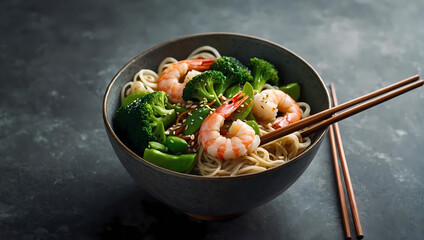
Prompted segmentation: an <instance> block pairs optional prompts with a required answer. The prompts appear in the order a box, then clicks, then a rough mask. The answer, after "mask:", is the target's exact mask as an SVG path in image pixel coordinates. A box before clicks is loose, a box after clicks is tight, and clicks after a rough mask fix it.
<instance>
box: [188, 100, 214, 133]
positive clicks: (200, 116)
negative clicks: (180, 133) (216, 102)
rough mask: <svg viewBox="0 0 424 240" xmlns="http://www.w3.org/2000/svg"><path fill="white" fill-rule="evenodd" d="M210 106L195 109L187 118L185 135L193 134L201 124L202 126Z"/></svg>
mask: <svg viewBox="0 0 424 240" xmlns="http://www.w3.org/2000/svg"><path fill="white" fill-rule="evenodd" d="M210 111H211V109H210V108H207V107H205V108H197V109H196V110H194V111H193V112H192V113H191V115H189V116H188V117H187V120H186V124H187V125H186V128H185V130H184V134H185V135H191V134H193V133H195V132H196V131H197V130H199V128H200V126H202V123H203V121H204V120H205V118H206V117H207V116H208V114H209V112H210Z"/></svg>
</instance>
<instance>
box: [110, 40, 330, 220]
mask: <svg viewBox="0 0 424 240" xmlns="http://www.w3.org/2000/svg"><path fill="white" fill-rule="evenodd" d="M204 45H209V46H212V47H214V48H216V49H217V50H218V51H219V52H220V54H221V55H222V56H233V57H235V58H237V59H239V60H240V61H241V62H242V63H243V64H245V65H246V64H247V63H248V62H249V59H250V58H251V57H258V58H262V59H266V60H267V61H269V62H271V63H273V64H274V65H275V67H276V68H277V70H278V71H279V77H280V78H281V79H282V80H283V81H284V82H285V83H291V82H297V83H299V84H300V86H301V98H300V99H299V101H302V102H307V103H308V104H309V105H310V106H311V114H314V113H317V112H320V111H323V110H325V109H328V108H329V107H330V99H329V95H328V92H327V89H326V87H325V84H324V82H323V81H322V80H321V78H320V76H319V75H318V73H317V72H316V71H315V70H314V69H313V68H312V67H311V66H310V65H309V64H308V63H307V62H306V61H305V60H303V59H302V58H300V57H299V56H297V55H296V54H295V53H293V52H291V51H290V50H288V49H286V48H284V47H282V46H280V45H278V44H275V43H273V42H270V41H267V40H264V39H261V38H257V37H252V36H247V35H241V34H234V33H205V34H196V35H189V36H185V37H181V38H177V39H174V40H171V41H168V42H165V43H162V44H160V45H158V46H156V47H153V48H151V49H149V50H147V51H145V52H143V53H141V54H140V55H138V56H137V57H135V58H134V59H132V60H131V61H130V62H129V63H128V64H126V65H125V66H124V67H123V68H122V69H121V70H120V71H119V72H118V73H117V74H116V75H115V77H114V78H113V79H112V81H111V82H110V84H109V86H108V88H107V90H106V93H105V96H104V100H103V119H104V123H105V127H106V132H107V135H108V137H109V140H110V142H111V145H112V147H113V149H114V151H115V153H116V155H117V156H118V158H119V159H120V161H121V162H122V164H123V165H124V167H125V169H126V170H127V171H128V172H129V174H130V175H131V176H132V178H133V179H134V180H135V181H136V182H138V183H139V184H140V185H141V186H142V187H143V188H144V189H145V190H146V191H147V192H149V193H150V194H151V195H153V196H154V197H156V198H157V199H158V200H159V201H161V202H163V203H165V204H167V205H169V206H171V207H174V208H176V209H179V210H181V211H183V212H185V213H187V214H189V215H190V216H193V217H196V218H199V219H204V220H214V219H225V218H228V217H233V216H237V215H240V214H241V213H243V212H245V211H248V210H250V209H252V208H255V207H257V206H260V205H262V204H264V203H266V202H268V201H270V200H272V199H274V198H275V197H277V196H278V195H280V194H281V193H283V192H284V191H285V190H286V189H287V188H289V187H290V186H291V185H292V184H293V183H294V182H295V181H296V180H297V179H298V178H299V177H300V176H301V175H302V174H303V172H304V171H305V170H306V168H307V167H308V165H309V164H310V163H311V161H312V159H313V158H314V157H315V154H316V153H317V151H318V149H319V146H320V144H321V141H322V139H323V136H324V134H325V133H326V131H327V129H324V130H321V131H318V132H316V133H315V134H313V135H312V136H311V141H312V143H311V145H310V146H309V148H308V149H307V150H306V151H305V152H303V153H302V154H300V155H299V156H297V157H295V158H294V159H292V160H291V161H289V162H288V163H286V164H284V165H281V166H278V167H275V168H271V169H269V170H266V171H264V172H260V173H254V174H246V175H241V176H235V177H203V176H196V175H189V174H184V173H177V172H173V171H170V170H167V169H164V168H161V167H158V166H156V165H153V164H151V163H150V162H147V161H145V160H144V159H143V158H141V157H140V156H138V155H136V154H135V153H134V152H132V151H131V150H130V149H129V148H128V147H126V146H125V145H124V144H123V142H122V141H121V140H120V139H119V138H118V136H117V135H116V133H115V132H114V130H113V125H112V122H113V117H114V115H115V113H116V111H117V109H118V108H119V106H120V91H121V88H122V87H123V86H124V85H125V84H126V83H127V82H129V81H131V80H132V79H133V76H134V74H136V73H137V72H138V71H140V69H152V70H154V71H156V69H157V67H158V65H159V63H160V62H161V61H162V60H163V59H164V58H166V57H168V56H172V57H174V58H176V59H179V60H181V59H185V58H186V57H187V56H188V55H189V54H190V53H191V51H193V50H194V49H196V48H198V47H200V46H204Z"/></svg>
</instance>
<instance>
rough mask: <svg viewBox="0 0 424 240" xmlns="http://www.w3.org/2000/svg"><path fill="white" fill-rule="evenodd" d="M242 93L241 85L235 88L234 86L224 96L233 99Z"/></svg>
mask: <svg viewBox="0 0 424 240" xmlns="http://www.w3.org/2000/svg"><path fill="white" fill-rule="evenodd" d="M240 91H241V87H240V85H238V84H237V85H234V86H232V87H229V88H228V89H227V90H226V91H225V93H224V96H225V97H226V98H232V97H234V96H235V95H236V94H237V93H239V92H240Z"/></svg>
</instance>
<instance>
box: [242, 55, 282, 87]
mask: <svg viewBox="0 0 424 240" xmlns="http://www.w3.org/2000/svg"><path fill="white" fill-rule="evenodd" d="M249 69H250V71H252V76H253V82H252V86H253V89H254V90H258V91H261V90H262V88H263V86H264V85H265V83H268V84H270V85H273V86H278V82H279V78H278V71H277V69H276V68H275V67H274V65H272V64H271V63H270V62H267V61H265V60H263V59H259V58H251V59H250V64H249Z"/></svg>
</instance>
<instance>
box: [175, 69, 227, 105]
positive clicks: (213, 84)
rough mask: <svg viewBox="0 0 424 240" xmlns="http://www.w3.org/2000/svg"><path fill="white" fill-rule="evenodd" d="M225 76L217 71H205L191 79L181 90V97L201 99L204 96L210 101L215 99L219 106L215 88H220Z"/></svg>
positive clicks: (186, 99)
mask: <svg viewBox="0 0 424 240" xmlns="http://www.w3.org/2000/svg"><path fill="white" fill-rule="evenodd" d="M224 81H225V76H224V75H223V74H222V73H221V72H218V71H213V70H210V71H205V72H202V73H201V74H199V75H197V76H195V77H194V78H193V79H191V80H190V81H189V82H188V83H187V84H186V86H185V87H184V90H183V99H184V100H185V101H188V100H193V99H195V100H198V101H203V99H204V98H206V99H207V100H208V102H211V101H213V100H216V102H215V105H216V106H221V102H220V101H219V98H218V95H219V94H217V92H216V90H217V89H221V86H222V84H223V83H224Z"/></svg>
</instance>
